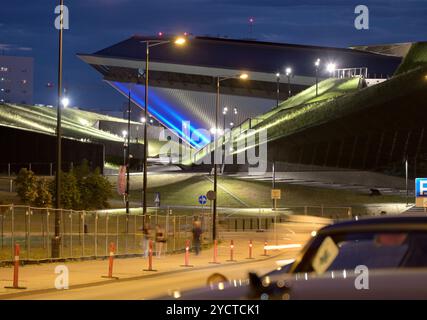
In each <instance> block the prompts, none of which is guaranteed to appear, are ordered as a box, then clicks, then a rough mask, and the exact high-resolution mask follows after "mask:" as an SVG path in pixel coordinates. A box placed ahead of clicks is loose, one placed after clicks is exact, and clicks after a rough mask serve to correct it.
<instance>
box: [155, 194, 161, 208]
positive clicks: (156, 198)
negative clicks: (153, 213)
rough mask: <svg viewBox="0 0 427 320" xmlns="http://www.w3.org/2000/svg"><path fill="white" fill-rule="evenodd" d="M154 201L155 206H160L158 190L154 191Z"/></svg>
mask: <svg viewBox="0 0 427 320" xmlns="http://www.w3.org/2000/svg"><path fill="white" fill-rule="evenodd" d="M154 203H155V205H156V207H160V192H156V193H155V195H154Z"/></svg>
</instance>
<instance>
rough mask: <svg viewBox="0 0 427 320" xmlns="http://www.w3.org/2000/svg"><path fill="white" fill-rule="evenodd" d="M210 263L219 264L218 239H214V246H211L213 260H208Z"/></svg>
mask: <svg viewBox="0 0 427 320" xmlns="http://www.w3.org/2000/svg"><path fill="white" fill-rule="evenodd" d="M209 263H211V264H219V262H218V240H214V247H213V261H212V262H209Z"/></svg>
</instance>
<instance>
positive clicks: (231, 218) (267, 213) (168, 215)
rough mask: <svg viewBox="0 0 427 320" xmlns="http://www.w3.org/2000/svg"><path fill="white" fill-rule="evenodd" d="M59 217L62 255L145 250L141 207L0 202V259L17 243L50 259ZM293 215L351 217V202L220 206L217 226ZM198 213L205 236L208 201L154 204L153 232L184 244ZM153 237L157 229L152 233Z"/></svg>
mask: <svg viewBox="0 0 427 320" xmlns="http://www.w3.org/2000/svg"><path fill="white" fill-rule="evenodd" d="M56 213H58V214H59V217H60V236H61V241H60V258H61V259H72V258H97V257H106V256H108V255H109V244H110V243H111V242H114V243H115V246H116V253H117V254H118V255H139V254H143V253H144V251H145V248H144V241H143V232H142V226H143V219H144V216H143V215H142V214H141V210H140V209H132V210H131V213H130V214H129V215H126V214H124V213H123V210H121V211H120V210H111V211H108V210H101V211H74V210H65V209H63V210H56V209H52V208H34V207H29V206H23V205H0V262H6V261H8V262H9V261H12V260H13V256H14V253H13V250H14V249H13V248H14V244H15V243H18V244H20V246H21V260H27V261H31V260H49V259H51V256H52V238H53V237H54V235H55V214H56ZM292 215H312V216H321V217H328V218H333V219H336V218H346V217H351V208H347V207H334V208H332V207H323V206H319V207H308V206H305V207H292V208H280V209H278V210H276V211H274V212H272V211H271V210H270V209H262V208H260V209H247V210H244V209H243V210H242V209H233V208H221V209H220V210H219V213H218V219H217V227H218V228H217V230H218V235H219V236H220V237H221V235H222V234H224V233H226V232H236V231H237V232H242V231H259V230H269V229H270V230H271V229H273V228H274V225H275V224H276V223H280V222H284V221H286V217H289V216H292ZM195 219H198V220H200V221H201V224H202V230H203V239H202V240H203V242H204V243H210V242H211V240H212V238H211V236H212V214H211V209H210V208H209V207H200V208H185V209H183V208H167V209H160V208H159V209H157V210H154V211H153V209H151V210H150V211H149V214H148V215H147V216H146V223H147V226H150V229H151V230H152V234H153V233H154V232H155V231H154V230H155V226H156V225H158V226H159V227H160V228H161V229H162V230H163V231H164V233H165V235H166V243H165V246H164V252H167V253H171V252H177V251H182V250H185V241H186V240H188V239H191V238H192V227H193V222H194V220H195ZM152 238H154V235H152Z"/></svg>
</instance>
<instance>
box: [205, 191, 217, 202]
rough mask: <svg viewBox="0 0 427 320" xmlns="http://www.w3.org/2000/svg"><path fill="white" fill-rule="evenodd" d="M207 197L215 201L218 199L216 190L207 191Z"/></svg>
mask: <svg viewBox="0 0 427 320" xmlns="http://www.w3.org/2000/svg"><path fill="white" fill-rule="evenodd" d="M206 197H207V198H208V199H209V200H210V201H213V200H215V199H216V194H215V191H213V190H209V191H208V193H206Z"/></svg>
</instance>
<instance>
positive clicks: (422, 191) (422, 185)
mask: <svg viewBox="0 0 427 320" xmlns="http://www.w3.org/2000/svg"><path fill="white" fill-rule="evenodd" d="M415 196H416V197H417V198H420V197H427V178H417V179H415Z"/></svg>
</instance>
